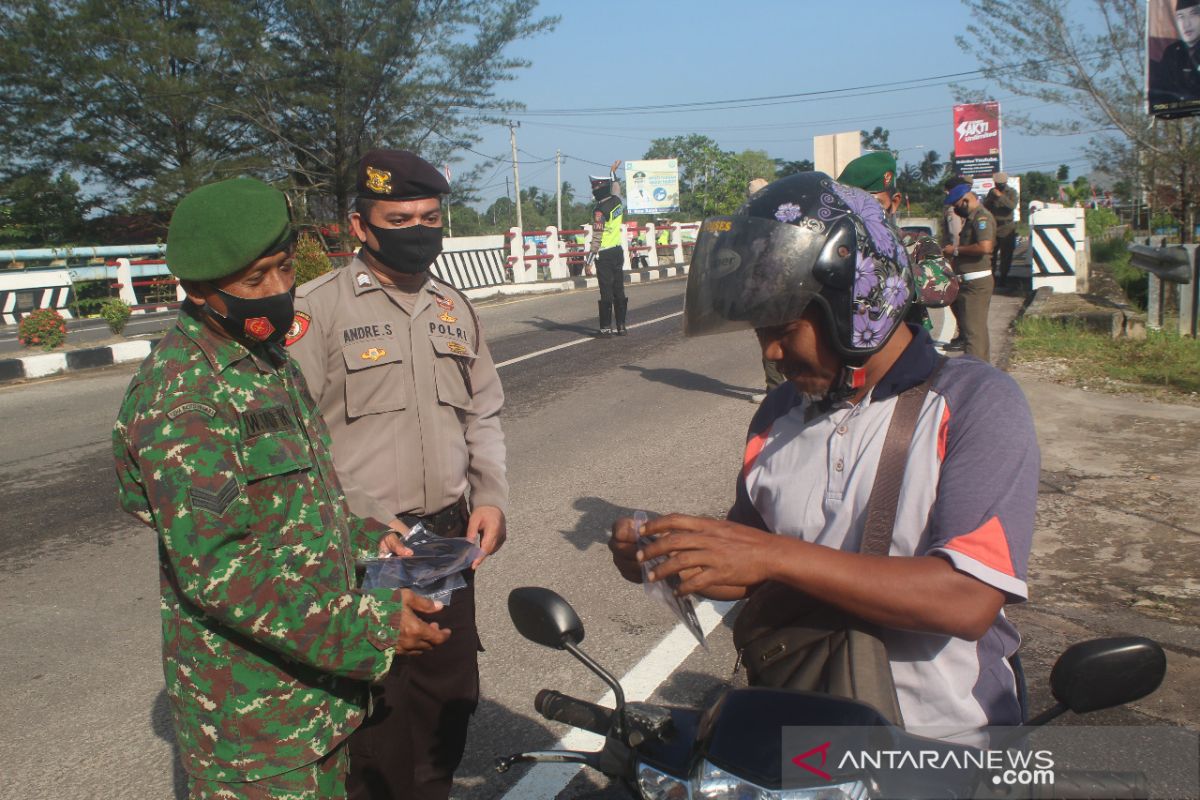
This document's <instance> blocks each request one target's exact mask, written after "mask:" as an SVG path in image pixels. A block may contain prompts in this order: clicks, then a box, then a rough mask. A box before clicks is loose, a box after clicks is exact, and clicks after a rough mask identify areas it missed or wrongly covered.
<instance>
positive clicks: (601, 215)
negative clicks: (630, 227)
mask: <svg viewBox="0 0 1200 800" xmlns="http://www.w3.org/2000/svg"><path fill="white" fill-rule="evenodd" d="M619 163H621V162H619V161H618V162H617V164H619ZM613 169H614V170H615V169H616V165H615V164H614V165H613ZM591 180H592V197H593V198H594V199H595V200H596V205H595V207H594V209H593V211H592V247H591V253H590V254H589V258H592V259H595V262H596V281H597V282H598V283H599V284H600V330H599V334H600V335H601V336H611V335H613V334H616V335H617V336H624V335H625V310H626V309H627V308H628V307H629V299H628V298H627V297H625V271H624V270H625V252H624V251H623V250H622V249H621V237H622V236H623V235H624V234H623V233H622V230H621V228H622V227H623V226H624V225H625V204H624V203H622V202H621V198H620V197H619V196H618V195H617V192H616V189H615V186H616V180H617V179H616V175H614V174H613V173H612V172H611V171H610V172H609V174H608V175H592V176H591ZM614 314H615V315H616V322H615V324H614V321H613V316H614Z"/></svg>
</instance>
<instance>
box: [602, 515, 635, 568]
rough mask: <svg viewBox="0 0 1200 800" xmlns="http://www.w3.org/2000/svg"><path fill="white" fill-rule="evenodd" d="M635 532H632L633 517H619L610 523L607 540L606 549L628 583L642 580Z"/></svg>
mask: <svg viewBox="0 0 1200 800" xmlns="http://www.w3.org/2000/svg"><path fill="white" fill-rule="evenodd" d="M637 540H638V537H637V534H636V533H634V532H633V519H632V518H631V517H621V518H620V519H618V520H617V521H616V522H614V523H613V525H612V536H611V537H610V538H609V540H608V549H609V551H610V552H611V553H612V560H613V564H615V565H616V567H617V571H618V572H620V573H621V577H622V578H624V579H625V580H627V581H629V582H630V583H641V582H642V565H641V563H640V562H639V561H638V557H637V554H638V546H637Z"/></svg>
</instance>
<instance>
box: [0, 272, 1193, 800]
mask: <svg viewBox="0 0 1200 800" xmlns="http://www.w3.org/2000/svg"><path fill="white" fill-rule="evenodd" d="M683 285H684V284H683V281H682V280H668V281H658V282H653V283H650V284H645V285H636V286H631V287H629V296H630V319H629V321H630V325H631V330H630V334H629V335H628V336H627V337H624V338H620V339H610V340H595V339H592V338H591V337H590V336H588V333H589V331H590V330H591V328H592V326H593V325H594V324H595V313H596V305H595V302H596V294H595V292H594V291H578V292H568V293H563V294H558V295H550V296H540V297H533V298H525V299H519V300H510V301H504V302H497V303H493V304H487V305H485V306H483V307H482V308H481V318H482V321H483V325H484V328H485V331H486V333H487V336H488V339H489V341H490V342H491V346H492V350H493V353H494V355H495V358H496V361H497V362H498V364H500V365H501V367H500V373H501V377H502V379H503V382H504V386H505V391H506V395H507V403H506V407H505V415H504V428H505V432H506V435H507V441H508V446H509V477H510V482H511V484H512V487H513V491H512V503H511V509H510V518H509V531H510V539H509V543H508V544H507V545H506V547H505V548H504V550H503V551H501V553H500V554H499V555H497V556H496V557H495V558H493V559H491V560H490V561H489V562H488V563H487V564H486V565H485V566H484V568H483V570H482V573H481V575H480V580H479V584H478V585H479V609H480V610H479V617H480V629H481V632H482V637H483V642H484V646H485V647H486V648H487V652H486V653H484V654H483V655H482V658H481V670H482V692H483V701H482V704H481V707H480V710H479V713H478V715H477V717H476V719H475V722H474V724H473V726H472V729H471V736H470V740H469V743H468V753H467V757H466V759H465V761H464V763H463V766H462V768H461V769H460V771H459V773H458V778H457V781H456V789H455V793H454V797H455V798H457V800H484V799H485V798H503V797H509V798H512V799H513V800H516V799H517V798H520V800H528V799H529V798H535V797H545V798H552V797H555V796H556V795H557V796H558V797H561V798H569V797H585V796H586V797H596V798H618V797H625V796H626V795H625V794H624V793H623V790H621V789H618V788H615V787H610V786H606V785H605V782H604V781H603V780H602V779H596V778H595V777H594V776H588V775H585V774H578V775H574V777H572V775H573V774H574V773H573V772H572V771H571V770H567V771H566V772H562V771H561V770H556V769H554V768H549V767H537V768H535V769H534V770H533V771H532V773H533V774H537V775H541V776H543V777H542V778H540V779H539V780H538V781H537V782H536V783H530V782H529V779H524V780H523V776H524V775H526V774H530V773H531V771H530V770H529V769H528V768H526V767H517V768H515V769H514V770H513V771H512V772H511V773H509V774H507V775H504V776H499V775H496V774H495V773H494V772H493V770H492V768H491V765H492V759H493V758H494V757H495V756H497V755H502V754H507V753H511V752H514V751H518V750H522V749H543V748H547V747H551V746H553V745H554V743H555V742H556V741H557V740H558V739H559V737H561V736H563V735H564V734H565V733H566V732H567V731H566V729H565V728H564V727H563V726H561V725H556V724H550V723H547V722H545V721H543V720H541V719H540V717H538V716H537V715H536V713H535V712H534V711H533V708H532V701H533V697H534V695H535V694H536V692H537V691H538V690H539V689H541V688H543V687H551V688H557V689H560V690H563V691H567V692H569V693H572V694H576V695H578V696H581V697H585V698H590V699H593V700H598V699H600V698H601V697H602V696H603V695H604V694H605V688H604V686H603V685H602V684H601V683H600V682H599V681H598V680H597V679H596V678H595V677H594V676H593V675H591V673H589V672H588V671H587V670H586V669H584V668H583V667H582V666H580V665H578V664H577V663H576V662H575V661H574V660H573V659H572V658H571V657H570V656H568V655H567V654H565V653H560V652H552V651H548V650H543V649H540V648H538V647H536V646H535V645H533V644H530V643H528V642H526V641H524V640H523V639H521V638H520V637H519V636H518V635H517V634H516V632H515V630H514V629H513V627H512V624H511V622H510V621H509V620H508V618H507V611H506V598H507V595H508V593H509V591H510V590H511V589H512V588H514V587H517V586H527V585H541V586H548V587H550V588H553V589H555V590H557V591H559V592H560V593H561V594H563V595H564V596H565V597H567V598H568V599H569V600H570V601H571V602H572V603H573V604H574V605H575V607H576V609H577V610H578V612H579V614H580V616H581V618H582V619H583V621H584V624H585V626H586V628H587V639H586V640H585V641H584V643H583V646H584V649H585V650H587V651H588V652H589V653H591V655H592V656H594V657H595V658H596V659H597V660H599V661H600V662H601V663H603V664H604V665H605V666H607V667H608V668H609V669H610V670H611V671H612V672H613V673H614V674H616V675H618V676H628V682H627V683H626V690H627V692H629V693H630V694H631V695H633V696H639V695H640V696H651V697H653V698H654V699H656V700H661V701H664V702H671V703H677V704H694V703H698V702H702V701H703V700H704V699H705V698H706V697H710V696H712V695H713V694H714V693H715V692H717V691H719V690H720V688H721V687H722V686H723V685H724V684H725V682H727V681H729V680H730V678H731V671H732V667H733V653H732V647H731V643H730V635H729V631H728V629H727V628H726V627H725V626H724V625H721V624H719V618H718V617H717V615H716V614H715V612H707V613H706V616H705V618H706V619H707V621H708V624H709V625H710V626H712V631H711V633H710V635H709V638H708V646H707V649H701V648H695V647H693V646H692V643H691V642H690V641H689V640H687V639H686V638H678V634H677V633H673V631H675V630H676V628H675V625H674V624H673V620H672V619H671V618H670V617H669V616H668V615H667V613H666V612H665V611H663V610H660V609H659V608H657V607H655V606H654V605H652V604H651V603H650V601H649V600H648V599H647V598H646V597H645V596H644V594H643V592H642V590H641V588H640V587H637V586H633V585H630V584H626V583H624V582H623V581H621V580H620V579H619V578H618V577H617V576H616V574H615V572H614V571H613V569H612V567H611V563H610V561H609V558H608V555H607V550H606V548H605V547H604V544H603V543H604V540H605V538H606V536H607V528H608V525H609V524H610V523H611V521H612V520H613V519H614V518H615V517H617V516H619V515H621V514H624V513H627V512H629V511H631V510H633V509H639V508H640V509H647V510H650V511H655V512H668V511H684V512H689V513H700V514H720V513H722V512H723V511H724V510H725V509H726V508H727V506H728V504H729V500H730V495H731V492H732V488H733V478H734V475H735V472H736V470H737V469H738V467H739V465H740V456H741V451H742V442H743V436H744V432H745V427H746V424H747V422H748V421H749V419H750V416H751V415H752V413H753V411H754V406H753V405H752V404H751V403H749V402H747V400H748V398H749V396H750V395H751V394H752V393H754V392H756V391H758V390H759V387H760V385H761V381H762V374H761V366H760V362H759V355H758V351H757V347H756V345H755V342H754V338H753V336H751V335H750V334H748V333H732V334H725V335H721V336H715V337H705V338H702V339H684V338H683V337H682V336H681V334H680V319H679V315H680V311H681V307H682V292H683ZM1005 302H1007V301H1003V302H997V303H995V304H994V306H993V314H997V313H1000V312H1001V311H1003V309H1004V308H1005ZM1008 305H1009V306H1012V307H1013V308H1012V309H1009V311H1008V312H1006V313H1009V317H1008V318H1011V313H1015V310H1013V309H1015V306H1016V301H1015V300H1014V301H1013V302H1012V303H1009V304H1008ZM995 322H996V326H994V332H993V336H994V337H997V339H999V338H1000V337H1001V336H1002V335H1003V329H1004V326H1005V325H1006V324H1007V322H1006V319H997V320H995ZM133 370H134V367H133V366H128V365H127V366H121V367H114V368H110V369H106V370H98V371H95V372H88V373H77V374H75V375H73V376H70V377H63V378H56V379H48V380H43V381H38V382H33V383H28V384H23V385H10V386H4V387H0V419H3V420H4V425H3V432H2V435H3V447H2V448H0V509H3V513H2V514H0V607H2V608H3V609H4V613H3V614H2V615H0V680H2V681H3V688H4V699H5V702H4V703H3V704H0V730H3V731H4V734H3V735H0V765H3V766H2V768H0V769H2V774H3V780H2V781H0V798H14V800H16V798H21V800H50V799H55V800H57V798H66V797H70V798H106V799H107V798H118V797H119V798H129V799H130V800H143V799H145V800H149V799H150V798H155V799H156V800H158V799H161V798H171V797H175V798H181V797H183V796H184V783H183V777H182V775H181V774H180V773H179V771H178V768H177V767H176V766H175V759H174V754H173V751H172V744H171V741H172V735H171V730H170V722H169V718H168V715H167V709H166V699H165V695H164V693H163V680H162V674H161V666H160V658H159V642H160V630H159V621H158V586H157V578H156V553H155V544H154V537H153V535H152V533H151V532H150V530H149V529H147V528H145V527H143V526H141V525H140V523H137V522H135V521H134V520H133V519H132V518H129V517H126V516H124V515H123V514H122V513H120V512H119V511H118V510H117V508H116V502H115V481H114V478H113V471H112V457H111V454H110V445H109V431H110V428H111V424H112V421H113V418H114V416H115V413H116V409H117V406H118V403H119V401H120V398H121V396H122V394H123V391H124V388H125V386H126V384H127V383H128V380H129V377H130V375H131V374H132V372H133ZM1018 377H1019V378H1020V377H1021V376H1018ZM1027 377H1028V378H1029V379H1028V381H1026V380H1025V379H1024V378H1022V381H1023V383H1022V385H1023V386H1025V387H1026V393H1027V395H1029V397H1030V401H1031V404H1032V405H1033V407H1034V411H1035V417H1036V418H1037V419H1038V425H1039V439H1040V440H1041V441H1042V447H1043V479H1042V487H1043V488H1042V495H1041V497H1040V499H1039V531H1038V538H1037V541H1036V542H1035V552H1034V560H1033V562H1032V563H1033V565H1034V566H1033V568H1032V571H1033V572H1034V573H1036V574H1033V575H1032V576H1031V577H1032V585H1033V591H1034V593H1035V596H1036V597H1037V598H1038V599H1037V601H1036V602H1034V603H1030V604H1029V605H1028V606H1026V607H1022V608H1019V609H1015V610H1014V618H1015V619H1016V620H1017V622H1018V625H1019V626H1020V627H1021V630H1022V632H1023V634H1024V635H1025V638H1026V646H1025V648H1024V650H1023V652H1024V653H1025V655H1026V670H1027V673H1028V675H1029V678H1030V686H1031V691H1032V694H1033V695H1034V697H1035V700H1034V702H1033V706H1034V707H1035V708H1042V707H1045V706H1046V705H1047V704H1048V703H1049V698H1048V692H1047V691H1046V688H1045V687H1046V676H1047V675H1048V674H1049V671H1050V666H1051V664H1052V663H1053V660H1054V658H1055V657H1056V656H1057V654H1058V653H1059V652H1061V651H1062V648H1063V647H1065V646H1066V645H1067V644H1069V643H1070V642H1073V641H1079V640H1081V639H1085V638H1089V637H1091V636H1097V635H1111V634H1117V633H1130V632H1138V633H1145V634H1146V635H1150V636H1153V637H1155V638H1158V639H1159V640H1161V641H1163V642H1164V644H1165V645H1167V647H1168V653H1169V663H1170V665H1171V666H1170V669H1171V672H1170V673H1169V674H1168V679H1167V683H1166V684H1164V686H1163V688H1162V689H1161V690H1160V691H1159V692H1157V693H1156V694H1155V695H1153V696H1152V697H1151V698H1150V699H1149V700H1148V701H1146V702H1144V703H1141V704H1139V705H1138V707H1137V708H1136V709H1126V710H1119V711H1114V712H1102V713H1101V714H1097V715H1092V716H1089V717H1086V718H1079V719H1078V721H1085V722H1087V723H1090V724H1103V725H1117V724H1123V725H1178V724H1185V725H1191V726H1193V727H1194V726H1195V724H1196V722H1197V719H1198V718H1200V714H1197V708H1198V707H1200V700H1198V699H1197V696H1196V694H1195V686H1196V685H1198V684H1197V681H1198V680H1200V639H1198V637H1200V633H1197V631H1198V630H1200V629H1198V628H1197V625H1196V619H1197V617H1196V614H1195V609H1197V608H1198V606H1197V601H1196V599H1195V596H1194V594H1195V592H1194V578H1195V564H1196V563H1197V562H1196V559H1195V557H1194V554H1195V545H1196V542H1197V541H1200V539H1198V538H1197V537H1200V516H1198V514H1200V512H1197V510H1196V507H1195V503H1194V498H1195V496H1196V493H1197V492H1198V491H1200V478H1196V477H1195V473H1194V468H1191V467H1189V466H1188V465H1194V463H1195V460H1194V459H1195V453H1196V452H1197V450H1196V446H1197V436H1198V435H1200V434H1197V433H1196V431H1198V430H1200V413H1196V412H1194V411H1193V410H1191V409H1186V408H1177V407H1158V406H1154V405H1152V404H1146V403H1139V402H1137V401H1131V402H1125V401H1119V400H1117V399H1114V398H1109V397H1106V396H1100V399H1099V400H1097V396H1094V395H1091V394H1090V393H1084V392H1080V391H1078V390H1067V389H1063V388H1062V387H1059V386H1056V385H1053V384H1049V383H1041V382H1037V381H1036V376H1027ZM1189 576H1190V577H1189ZM1181 587H1182V588H1181ZM1187 587H1193V588H1187ZM1149 590H1153V591H1152V592H1151V593H1150V594H1147V595H1145V596H1146V597H1147V598H1149V599H1148V600H1146V601H1145V602H1143V600H1141V599H1139V598H1141V597H1142V596H1143V594H1144V593H1146V592H1148V591H1149ZM1172 591H1174V592H1176V594H1175V595H1172V594H1170V592H1172ZM1180 592H1182V594H1179V593H1180ZM1188 592H1191V593H1192V594H1188ZM1139 593H1142V594H1139ZM669 636H670V637H676V638H668V640H667V644H666V646H663V647H658V645H659V644H660V642H663V641H664V637H669ZM739 678H740V676H739ZM735 680H736V679H735ZM1068 722H1069V721H1068ZM1139 755H1141V754H1140V753H1139ZM1145 755H1146V757H1147V763H1148V764H1149V765H1153V764H1154V757H1155V755H1156V754H1155V753H1151V752H1147V753H1146V754H1145ZM1159 755H1161V754H1159ZM1160 760H1161V759H1160ZM1180 767H1181V765H1179V764H1168V765H1165V768H1175V769H1178V768H1180ZM1182 769H1184V770H1185V771H1186V769H1188V766H1187V765H1186V764H1183V765H1182ZM1185 777H1186V776H1185ZM1193 777H1194V776H1193ZM568 781H569V783H568ZM564 786H565V787H566V788H565V789H563V790H562V791H561V793H560V792H559V790H560V789H562V787H564Z"/></svg>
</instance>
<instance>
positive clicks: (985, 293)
mask: <svg viewBox="0 0 1200 800" xmlns="http://www.w3.org/2000/svg"><path fill="white" fill-rule="evenodd" d="M945 205H946V206H947V207H948V208H950V209H952V210H953V211H954V213H955V214H956V215H957V216H958V218H959V219H961V220H962V231H961V232H960V233H959V234H958V239H957V241H956V242H955V243H954V244H947V245H946V246H945V247H943V248H942V255H944V256H946V257H947V258H950V259H952V261H951V263H952V264H953V265H954V272H955V274H957V275H958V276H959V278H960V279H961V280H962V284H961V285H960V286H959V289H958V297H957V298H955V300H954V304H953V305H952V306H950V310H951V311H952V312H954V318H955V319H956V320H958V331H959V334H960V335H961V336H962V344H957V343H955V342H950V344H948V345H946V347H945V348H944V349H946V350H962V351H963V352H965V353H966V354H967V355H969V356H976V357H977V358H980V359H982V360H983V361H989V359H990V356H991V350H990V343H989V336H988V310H989V306H990V305H991V302H992V289H993V286H994V281H993V280H992V251H993V250H995V248H996V220H995V219H994V218H993V217H992V215H991V212H989V211H988V210H987V209H986V208H984V207H983V203H981V202H979V198H978V197H976V196H975V193H974V192H972V191H971V186H970V184H966V183H964V184H960V185H958V186H956V187H954V188H953V189H951V190H950V191H949V193H947V195H946V200H945Z"/></svg>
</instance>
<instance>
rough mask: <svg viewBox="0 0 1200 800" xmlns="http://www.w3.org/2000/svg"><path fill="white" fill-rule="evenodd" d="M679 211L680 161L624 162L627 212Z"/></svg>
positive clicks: (664, 212) (664, 159)
mask: <svg viewBox="0 0 1200 800" xmlns="http://www.w3.org/2000/svg"><path fill="white" fill-rule="evenodd" d="M678 210H679V161H677V160H676V159H674V158H660V159H655V160H652V161H626V162H625V213H627V214H669V213H671V212H672V211H678Z"/></svg>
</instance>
